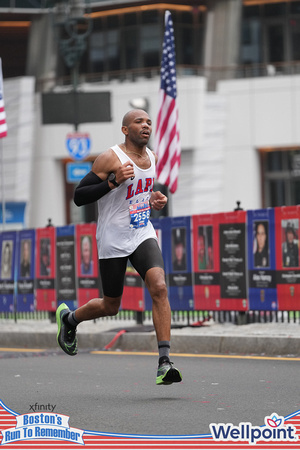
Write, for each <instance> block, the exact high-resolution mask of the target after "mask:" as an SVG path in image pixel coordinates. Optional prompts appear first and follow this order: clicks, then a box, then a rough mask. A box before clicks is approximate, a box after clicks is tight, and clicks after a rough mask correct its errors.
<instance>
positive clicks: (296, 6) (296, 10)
mask: <svg viewBox="0 0 300 450" xmlns="http://www.w3.org/2000/svg"><path fill="white" fill-rule="evenodd" d="M290 12H291V13H292V14H300V2H291V4H290Z"/></svg>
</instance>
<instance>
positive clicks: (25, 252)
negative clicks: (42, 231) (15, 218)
mask: <svg viewBox="0 0 300 450" xmlns="http://www.w3.org/2000/svg"><path fill="white" fill-rule="evenodd" d="M17 247H18V251H17V305H16V309H17V311H18V312H21V311H22V312H23V311H24V312H26V311H27V312H28V311H29V312H32V311H34V309H35V305H34V274H35V257H34V256H35V230H21V231H19V232H18V245H17Z"/></svg>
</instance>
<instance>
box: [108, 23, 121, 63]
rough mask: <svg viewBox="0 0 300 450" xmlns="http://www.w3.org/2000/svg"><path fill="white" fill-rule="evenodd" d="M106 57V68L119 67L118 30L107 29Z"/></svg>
mask: <svg viewBox="0 0 300 450" xmlns="http://www.w3.org/2000/svg"><path fill="white" fill-rule="evenodd" d="M106 51H107V59H108V70H119V69H120V46H119V30H109V31H108V32H107V48H106Z"/></svg>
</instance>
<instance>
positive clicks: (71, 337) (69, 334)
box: [67, 327, 76, 343]
mask: <svg viewBox="0 0 300 450" xmlns="http://www.w3.org/2000/svg"><path fill="white" fill-rule="evenodd" d="M75 337H76V328H75V327H74V328H73V327H72V328H71V327H70V328H69V329H68V331H67V340H68V342H70V343H71V342H73V341H74V339H75Z"/></svg>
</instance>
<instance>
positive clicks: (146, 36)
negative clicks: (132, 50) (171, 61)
mask: <svg viewBox="0 0 300 450" xmlns="http://www.w3.org/2000/svg"><path fill="white" fill-rule="evenodd" d="M161 46H162V41H161V38H160V28H159V26H158V25H144V26H143V27H142V28H141V52H142V57H143V65H144V66H145V67H155V66H159V65H160V58H161V57H160V50H161Z"/></svg>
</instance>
